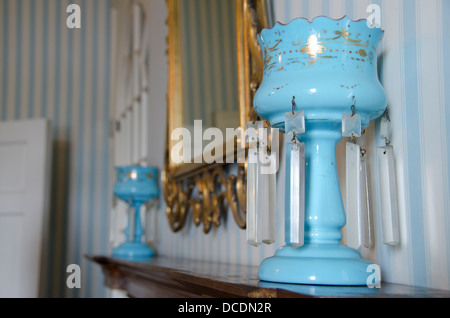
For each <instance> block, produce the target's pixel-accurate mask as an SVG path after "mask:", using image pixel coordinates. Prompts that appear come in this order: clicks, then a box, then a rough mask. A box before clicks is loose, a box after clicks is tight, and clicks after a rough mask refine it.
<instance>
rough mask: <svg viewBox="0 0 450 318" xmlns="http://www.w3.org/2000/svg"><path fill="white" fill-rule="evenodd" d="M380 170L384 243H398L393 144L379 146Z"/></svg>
mask: <svg viewBox="0 0 450 318" xmlns="http://www.w3.org/2000/svg"><path fill="white" fill-rule="evenodd" d="M378 171H379V178H380V180H379V187H380V189H379V190H380V205H381V227H382V232H383V243H384V244H387V245H396V244H398V243H399V241H400V237H399V221H398V206H397V182H396V176H395V162H394V148H393V147H392V146H391V145H386V146H385V147H381V148H378Z"/></svg>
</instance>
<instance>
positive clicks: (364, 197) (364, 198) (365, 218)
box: [361, 157, 373, 248]
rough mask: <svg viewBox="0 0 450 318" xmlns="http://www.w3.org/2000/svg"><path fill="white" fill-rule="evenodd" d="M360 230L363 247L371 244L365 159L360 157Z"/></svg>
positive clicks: (370, 216) (370, 218) (370, 217)
mask: <svg viewBox="0 0 450 318" xmlns="http://www.w3.org/2000/svg"><path fill="white" fill-rule="evenodd" d="M361 231H362V240H363V244H364V246H365V247H367V248H370V247H372V245H373V237H372V215H371V209H370V195H369V178H368V170H367V159H366V158H365V157H361Z"/></svg>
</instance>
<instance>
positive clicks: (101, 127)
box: [0, 0, 111, 297]
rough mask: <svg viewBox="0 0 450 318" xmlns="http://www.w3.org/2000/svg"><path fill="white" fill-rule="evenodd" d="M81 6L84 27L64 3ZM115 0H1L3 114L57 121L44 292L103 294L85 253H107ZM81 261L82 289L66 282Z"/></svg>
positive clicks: (0, 91)
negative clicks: (70, 23)
mask: <svg viewBox="0 0 450 318" xmlns="http://www.w3.org/2000/svg"><path fill="white" fill-rule="evenodd" d="M70 3H76V4H78V5H79V6H80V8H81V26H82V27H81V29H69V28H67V26H66V19H67V17H68V15H69V14H68V13H66V8H67V6H68V5H69V4H70ZM110 5H111V3H110V0H80V1H68V0H0V26H1V28H0V74H1V75H0V119H1V120H10V119H23V118H35V117H46V118H49V119H50V120H51V121H52V124H53V156H52V177H51V178H52V179H51V207H50V208H51V224H50V226H51V234H50V238H51V240H50V246H49V257H48V260H47V261H46V268H45V272H46V275H47V284H46V286H45V287H46V288H45V289H46V292H45V294H44V296H49V297H62V296H79V297H94V296H97V297H99V296H102V295H104V293H105V291H104V288H103V276H102V274H101V271H100V269H99V268H98V266H96V265H94V264H90V263H88V262H87V261H86V260H85V259H84V254H93V253H106V251H107V225H108V222H107V219H108V217H109V215H108V214H109V205H110V202H111V191H110V190H109V189H110V186H109V183H110V181H111V180H110V175H111V174H110V173H109V167H110V165H109V157H110V146H109V118H110V108H109V104H110V69H111V68H110V62H111V58H110V50H109V47H110V41H111V36H110ZM72 263H74V264H79V265H80V267H81V270H82V273H81V279H82V281H81V283H82V288H81V289H73V290H71V289H68V288H67V287H66V285H65V283H66V278H67V275H68V274H67V273H66V268H67V266H68V265H69V264H72Z"/></svg>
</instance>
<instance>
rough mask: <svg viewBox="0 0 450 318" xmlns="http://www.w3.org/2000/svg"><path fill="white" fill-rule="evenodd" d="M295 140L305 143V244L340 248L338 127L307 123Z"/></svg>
mask: <svg viewBox="0 0 450 318" xmlns="http://www.w3.org/2000/svg"><path fill="white" fill-rule="evenodd" d="M308 126H309V127H308ZM299 138H300V139H301V141H302V142H304V143H305V162H306V169H305V191H306V193H305V244H308V243H319V244H320V243H327V244H329V243H336V244H340V241H341V239H342V233H341V231H340V230H341V228H342V227H343V226H344V225H345V210H344V204H343V201H342V196H341V190H340V187H339V177H338V173H337V167H336V146H337V144H338V142H339V141H340V140H341V139H342V134H341V127H340V125H339V124H336V123H335V122H332V121H324V122H317V123H313V124H312V123H309V124H307V129H306V133H304V134H302V135H299Z"/></svg>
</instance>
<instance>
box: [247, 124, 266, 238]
mask: <svg viewBox="0 0 450 318" xmlns="http://www.w3.org/2000/svg"><path fill="white" fill-rule="evenodd" d="M261 128H263V122H262V121H255V122H248V123H247V130H246V141H247V142H248V144H249V149H248V164H247V227H246V234H247V243H248V244H250V245H253V246H258V245H259V244H261V242H262V241H261V238H260V237H259V236H258V231H260V230H261V226H260V225H259V226H258V221H260V218H259V219H258V218H257V210H258V201H259V200H260V195H261V180H260V178H258V177H259V174H258V171H259V168H260V167H259V163H260V162H259V160H258V157H259V156H258V146H259V142H258V133H259V131H260V129H261Z"/></svg>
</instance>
